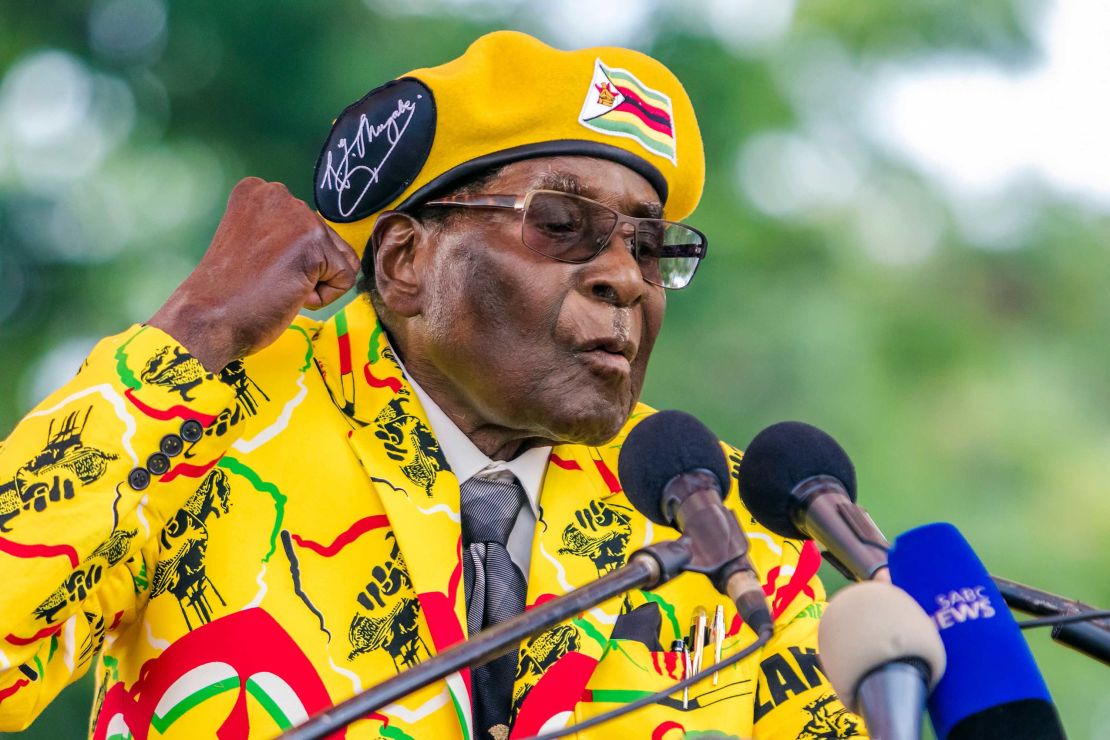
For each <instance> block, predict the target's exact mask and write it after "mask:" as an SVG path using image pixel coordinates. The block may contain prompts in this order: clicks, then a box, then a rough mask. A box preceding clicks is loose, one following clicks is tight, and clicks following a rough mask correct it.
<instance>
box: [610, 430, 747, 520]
mask: <svg viewBox="0 0 1110 740" xmlns="http://www.w3.org/2000/svg"><path fill="white" fill-rule="evenodd" d="M695 470H708V471H709V472H710V473H712V474H713V475H714V476H716V478H717V482H718V483H719V484H720V490H721V496H722V498H723V497H724V494H725V493H726V492H727V491H728V489H729V472H728V460H726V459H725V453H724V450H722V449H721V444H720V442H719V441H718V440H717V436H716V435H715V434H713V432H711V431H709V429H708V428H707V427H706V426H705V425H704V424H702V423H701V422H700V421H698V420H697V419H695V418H694V417H693V416H691V415H690V414H687V413H684V412H682V411H660V412H658V413H655V414H652V415H651V416H649V417H648V418H646V419H644V420H643V421H641V422H640V423H639V424H637V425H636V426H635V427H633V429H632V431H631V432H629V434H628V438H627V439H625V441H624V445H622V446H621V453H620V457H619V458H618V459H617V475H618V476H619V477H620V481H621V485H622V486H623V487H624V492H625V495H627V496H628V500H629V501H631V502H632V505H633V506H635V507H636V509H637V510H638V511H639V512H640V513H641V514H643V515H644V516H646V517H647V518H648V519H650V520H651V521H653V522H655V523H656V524H661V525H663V526H671V525H672V522H671V521H670V520H669V519H668V517H667V515H666V513H665V512H664V511H663V506H662V501H663V489H664V488H666V486H667V484H668V483H670V482H671V481H672V480H673V479H674V478H675V476H677V475H681V474H683V473H689V472H693V471H695Z"/></svg>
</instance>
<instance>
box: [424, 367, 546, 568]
mask: <svg viewBox="0 0 1110 740" xmlns="http://www.w3.org/2000/svg"><path fill="white" fill-rule="evenodd" d="M405 377H406V378H407V379H408V381H409V384H410V385H411V386H412V389H413V391H415V392H416V397H417V398H419V399H420V405H421V406H423V407H424V412H425V413H426V414H427V415H428V423H429V424H430V425H431V427H432V433H433V434H435V437H436V439H437V440H439V449H440V451H441V452H443V456H444V457H446V458H447V464H448V465H450V466H451V471H452V472H453V473H454V474H455V476H456V477H457V478H458V479H459V485H462V484H463V483H464V482H466V481H468V480H470V479H471V478H486V479H488V480H500V481H505V482H508V481H511V480H512V479H513V477H514V476H515V477H516V479H517V480H518V481H520V485H521V487H523V488H524V493H525V497H526V498H527V499H528V505H527V506H522V507H520V513H519V514H517V517H516V523H515V524H513V529H512V531H511V532H509V541H508V542H507V543H505V549H506V550H508V551H509V555H510V556H511V557H512V559H513V562H514V563H516V564H517V567H518V568H520V570H521V572H522V573H524V578H525V580H527V579H528V566H529V565H530V564H531V562H532V534H533V533H534V532H535V531H536V520H537V518H538V517H539V510H540V508H539V505H540V490H541V489H542V488H543V476H544V473H545V472H546V471H547V458H548V456H549V455H550V454H551V448H550V447H533V448H531V449H529V450H525V451H524V452H522V453H521V454H519V455H517V456H516V457H514V458H513V459H512V460H491V459H490V458H489V457H488V456H487V455H486V454H485V453H484V452H482V451H481V450H479V449H478V448H477V447H475V446H474V443H473V442H471V441H470V438H469V437H467V436H466V435H465V434H463V432H462V430H461V429H459V427H458V426H457V425H456V424H455V422H453V421H451V419H450V417H448V416H447V414H445V413H444V412H443V409H441V408H440V407H439V406H438V405H437V404H436V402H435V401H433V400H432V399H431V397H429V396H428V394H427V393H425V392H424V389H423V388H421V387H420V385H419V384H418V383H417V382H416V381H415V380H413V379H412V376H410V375H409V374H408V372H406V373H405Z"/></svg>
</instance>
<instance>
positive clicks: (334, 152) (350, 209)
mask: <svg viewBox="0 0 1110 740" xmlns="http://www.w3.org/2000/svg"><path fill="white" fill-rule="evenodd" d="M422 97H423V96H422V95H418V96H417V99H420V98H422ZM415 113H416V101H415V100H406V99H404V98H401V99H400V100H398V101H397V107H396V109H394V110H393V112H392V113H390V114H389V117H388V118H386V119H385V120H384V121H382V122H381V123H371V122H370V121H369V119H367V118H366V114H362V115H360V116H359V119H358V130H357V132H356V133H355V136H354V138H353V139H351V140H350V141H348V140H347V139H346V138H345V137H344V138H342V139H340V140H339V142H338V143H337V144H336V145H335V147H334V148H333V149H331V150H329V151H328V153H327V158H326V159H325V160H324V175H323V177H322V178H321V180H320V187H321V188H322V189H324V190H338V191H339V197H338V198H337V199H336V208H338V210H339V214H340V215H341V216H343V217H344V218H346V217H347V216H350V215H351V214H352V213H354V212H355V209H356V208H358V204H359V203H361V202H362V199H363V198H364V197H365V196H366V191H368V190H369V189H370V186H371V185H373V184H374V183H376V182H377V181H378V173H379V172H381V169H382V167H383V166H385V163H386V162H387V161H388V160H389V155H391V154H393V150H394V149H396V148H397V144H398V142H400V141H401V137H402V136H403V135H404V133H405V129H407V128H408V127H409V123H410V122H411V121H412V117H413V115H414V114H415ZM383 136H384V137H385V138H386V140H387V141H388V142H389V148H388V149H387V150H386V151H385V154H384V155H383V156H382V158H381V160H380V161H379V162H378V163H377V164H375V165H368V164H358V165H356V166H354V167H352V166H351V160H352V159H353V160H354V161H355V162H359V161H360V160H361V159H362V158H363V157H365V156H366V147H367V146H369V144H370V143H371V142H373V141H376V140H378V139H381V138H382V137H383ZM333 157H339V163H338V164H335V163H334V158H333ZM360 172H365V173H366V174H367V175H368V176H367V177H366V182H365V183H364V184H363V186H362V190H360V191H359V193H358V195H357V196H355V198H354V202H352V203H350V205H344V201H349V200H350V195H351V192H350V191H351V190H352V188H351V178H353V177H355V176H356V175H357V174H359V173H360Z"/></svg>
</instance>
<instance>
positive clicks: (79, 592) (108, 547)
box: [34, 529, 139, 624]
mask: <svg viewBox="0 0 1110 740" xmlns="http://www.w3.org/2000/svg"><path fill="white" fill-rule="evenodd" d="M138 532H139V530H137V529H131V530H123V529H117V530H114V531H113V532H112V534H111V536H109V537H108V539H106V540H104V542H102V543H100V546H99V547H97V548H96V549H95V550H93V551H92V554H91V555H89V559H88V560H86V561H85V562H84V563H83V564H82V565H81V567H80V568H78V569H76V570H75V571H73V572H72V573H70V574H69V575H68V576H67V577H66V579H65V580H64V581H63V582H62V585H61V586H59V587H58V588H57V589H56V590H55V591H54V593H52V594H50V596H48V597H46V600H45V601H43V602H42V603H41V604H39V606H38V607H37V608H36V609H35V611H34V614H35V617H37V618H38V619H42V620H44V621H45V622H46V623H47V624H50V623H52V622H53V621H54V618H55V617H56V616H57V614H58V612H59V611H60V610H61V609H63V608H64V607H65V606H66V605H67V604H72V603H75V602H79V601H83V600H84V599H85V597H87V596H88V595H89V592H90V591H92V589H93V587H94V586H96V584H97V583H99V582H100V579H101V578H102V577H103V576H104V571H105V569H107V568H111V567H112V566H113V565H115V564H116V563H118V562H119V561H121V560H123V556H124V555H126V554H127V550H128V549H129V548H130V546H131V540H132V539H133V538H134V537H135V535H136V534H138Z"/></svg>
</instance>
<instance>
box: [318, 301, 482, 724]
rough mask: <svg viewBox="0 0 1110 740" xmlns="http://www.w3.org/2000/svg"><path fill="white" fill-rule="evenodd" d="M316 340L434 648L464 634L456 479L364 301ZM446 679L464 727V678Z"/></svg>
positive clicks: (467, 711) (339, 316)
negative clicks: (380, 504) (394, 538)
mask: <svg viewBox="0 0 1110 740" xmlns="http://www.w3.org/2000/svg"><path fill="white" fill-rule="evenodd" d="M316 345H317V350H316V358H317V363H318V364H319V366H320V370H321V373H322V375H323V376H324V380H325V383H326V384H327V386H328V390H329V392H330V393H331V395H332V399H333V400H334V401H335V403H336V405H337V406H339V407H340V409H342V410H343V411H344V413H346V414H347V415H348V416H349V417H350V418H351V419H352V421H353V422H354V428H353V429H352V431H351V432H349V433H348V442H349V443H350V445H351V448H352V449H353V450H354V452H355V454H356V455H357V456H358V459H359V461H360V462H361V464H362V466H363V468H364V469H365V470H366V474H367V476H368V477H369V478H370V480H371V482H372V483H373V485H374V490H375V491H376V493H377V494H378V497H379V498H380V500H381V502H382V506H383V508H384V509H385V512H386V515H387V516H388V518H389V522H390V526H391V528H392V530H393V534H394V537H396V540H397V544H398V547H399V549H400V552H401V555H402V557H403V559H404V566H405V569H406V571H407V573H408V576H409V579H410V580H411V582H412V587H413V589H414V590H415V591H416V594H417V598H418V599H419V601H420V606H421V616H422V618H423V619H424V621H425V623H426V624H427V626H428V630H429V634H430V635H431V638H432V645H431V646H429V650H430V652H431V653H432V654H435V653H437V652H439V651H441V650H443V649H445V648H447V647H449V646H450V645H452V644H454V643H456V642H459V641H460V640H462V639H464V638H465V636H466V607H465V595H464V593H463V591H464V589H463V577H462V559H461V557H460V551H459V548H460V547H461V542H462V529H461V525H460V518H459V484H458V480H457V479H456V478H455V475H454V474H453V473H452V472H451V471H450V470H449V469H448V466H447V461H446V458H444V456H443V454H442V452H441V451H440V448H439V443H438V441H437V440H436V439H435V436H434V435H433V434H432V430H431V427H430V426H429V425H428V421H427V418H426V416H425V413H424V410H423V408H422V407H421V405H420V402H419V400H418V399H417V398H416V395H415V393H413V391H412V388H411V387H410V385H409V383H408V382H407V381H406V379H405V377H404V374H403V373H402V371H401V367H400V365H399V364H398V363H397V360H396V357H395V356H394V354H393V350H392V348H391V347H390V346H389V342H388V340H387V339H386V336H385V333H384V332H383V331H382V328H381V326H380V324H379V323H378V321H377V317H376V316H375V315H374V312H373V309H372V308H371V307H370V305H369V301H368V300H367V299H365V298H363V297H360V298H358V299H356V300H355V301H354V302H353V303H351V304H349V305H348V306H347V307H346V308H344V309H343V310H342V311H340V312H339V313H338V314H336V316H335V317H334V318H333V319H332V320H331V321H329V322H327V323H326V324H325V325H324V327H323V329H322V330H321V332H320V334H319V336H318V337H317V339H316ZM447 683H448V689H449V690H450V691H451V693H452V695H453V699H454V703H455V707H456V709H457V710H458V711H459V713H460V716H459V720H460V723H461V724H462V725H463V726H464V727H465V726H467V725H469V724H470V717H469V714H470V699H469V688H468V687H469V676H466V677H465V678H464V677H461V676H459V675H457V674H456V675H455V676H452V677H451V678H449V679H448V682H447Z"/></svg>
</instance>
